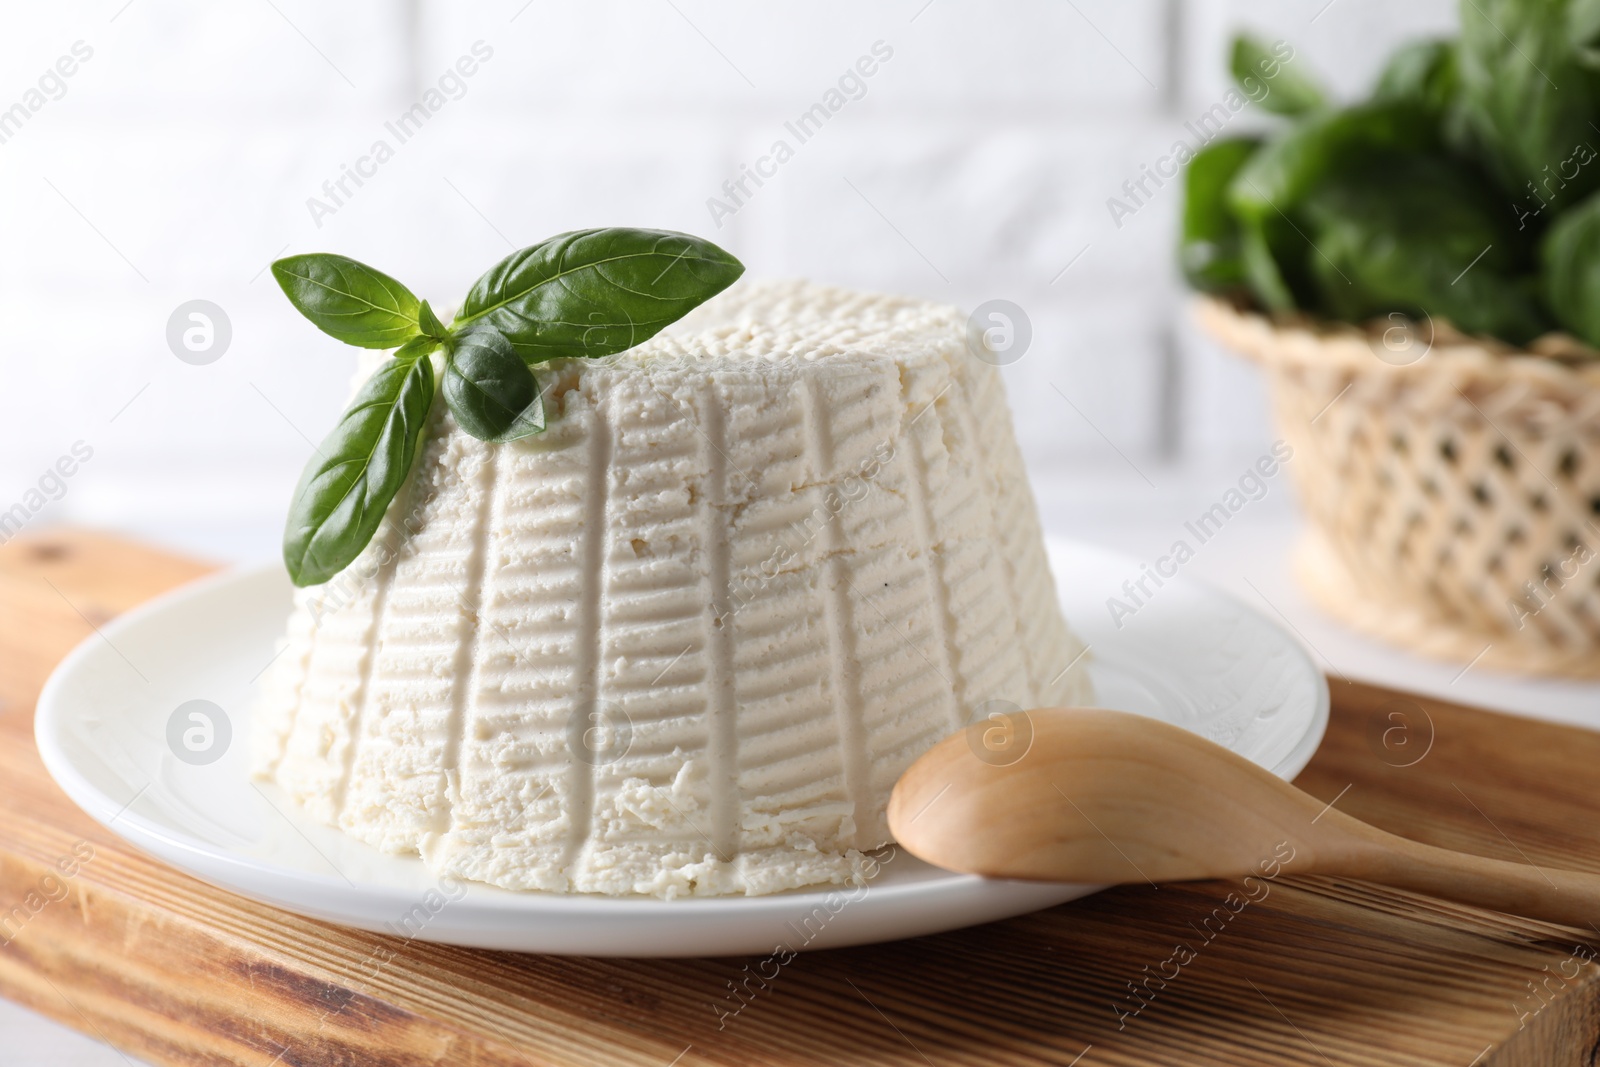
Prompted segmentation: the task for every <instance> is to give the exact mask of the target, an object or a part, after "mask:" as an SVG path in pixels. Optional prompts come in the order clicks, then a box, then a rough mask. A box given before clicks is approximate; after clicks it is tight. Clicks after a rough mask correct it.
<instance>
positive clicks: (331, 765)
mask: <svg viewBox="0 0 1600 1067" xmlns="http://www.w3.org/2000/svg"><path fill="white" fill-rule="evenodd" d="M372 365H375V364H373V363H372V362H371V361H369V363H368V365H367V368H366V369H367V370H368V371H370V369H371V366H372ZM539 374H540V376H541V382H542V383H543V384H544V385H545V388H546V406H547V411H548V413H549V416H550V426H549V429H548V430H547V431H546V432H545V433H544V434H542V435H540V436H538V437H534V438H528V439H525V440H523V441H518V442H515V443H511V444H498V445H497V444H489V443H485V442H483V441H479V440H477V439H475V438H472V437H470V436H468V435H467V434H465V433H463V432H462V431H461V430H460V429H458V428H457V427H456V426H455V424H454V422H453V420H452V419H451V417H450V414H449V411H448V409H447V407H446V405H444V404H442V403H436V404H435V405H434V406H433V415H432V425H431V427H430V428H429V433H428V435H427V439H426V442H425V444H424V446H423V451H422V454H421V456H420V458H419V459H418V461H417V464H416V467H415V469H414V472H413V475H412V478H411V483H410V485H409V486H408V487H407V488H406V489H405V490H403V491H402V492H401V494H400V495H399V496H398V497H397V498H396V500H395V503H394V505H393V506H392V508H391V511H390V513H389V516H388V520H387V523H386V526H385V528H384V529H383V530H382V531H381V532H380V533H379V535H378V536H377V537H375V538H374V539H373V542H372V543H371V544H370V545H369V546H368V547H367V549H366V550H365V552H364V553H363V554H362V556H361V557H360V558H358V559H357V560H356V561H355V562H354V563H352V564H351V565H350V566H349V567H348V568H347V569H346V570H345V571H344V572H343V573H341V574H340V575H338V576H337V577H335V578H334V579H333V580H332V581H330V582H328V583H327V584H325V585H322V586H317V587H313V588H310V589H305V590H301V591H299V592H298V594H297V596H296V602H295V607H294V611H293V615H292V617H291V618H290V621H289V627H288V637H287V647H286V648H285V650H284V652H283V654H282V655H280V656H279V658H278V660H277V661H276V663H275V664H274V666H273V669H272V670H271V672H270V678H269V681H268V683H267V686H266V692H265V695H264V699H263V701H262V704H261V707H260V710H259V712H258V714H257V716H256V737H255V739H254V741H255V749H254V756H255V770H256V773H257V775H258V776H259V777H261V778H263V779H268V780H271V781H275V782H276V783H278V784H279V785H280V786H281V787H282V788H283V789H284V790H286V791H287V792H288V794H289V795H290V796H291V797H292V798H293V799H294V800H295V801H296V802H298V803H299V804H300V805H302V806H303V807H304V808H305V809H306V810H307V811H308V812H310V813H311V814H312V815H314V816H315V817H317V818H319V819H321V820H325V821H326V822H328V823H331V824H333V825H336V826H339V827H342V828H343V829H344V830H345V831H346V832H348V833H350V834H352V835H354V836H356V837H358V838H360V839H362V840H364V841H367V842H369V843H371V844H373V845H375V846H377V847H378V848H380V849H384V850H387V851H390V852H400V853H406V852H415V853H419V854H420V855H421V856H422V858H423V859H424V860H425V861H426V863H427V864H428V865H429V866H430V867H431V868H432V869H433V870H434V871H436V872H437V873H438V874H439V875H440V876H444V875H451V876H456V877H463V878H471V879H475V880H478V881H482V882H488V883H492V884H494V885H498V886H503V887H506V888H509V889H519V890H543V891H548V892H583V893H609V894H653V895H656V896H661V897H674V896H681V895H711V894H723V893H770V892H775V891H779V890H785V889H791V888H796V887H800V886H807V885H815V884H819V883H833V884H844V883H849V882H856V881H859V880H860V879H861V878H862V877H863V870H864V868H866V867H868V866H870V860H868V858H867V857H864V856H863V853H864V852H865V851H867V850H871V849H875V848H879V847H881V846H883V845H886V844H888V843H889V841H890V835H889V829H888V823H887V819H886V817H885V808H886V806H887V803H888V799H889V793H890V790H891V789H892V788H893V786H894V783H895V781H896V779H897V778H898V777H899V776H900V774H901V772H903V771H904V770H905V769H906V767H907V766H908V765H909V764H910V763H911V761H912V760H914V759H915V758H916V757H917V756H919V755H920V754H922V753H923V752H924V751H926V750H927V749H928V748H929V747H930V746H932V745H933V743H934V742H935V741H937V740H938V739H939V738H941V737H943V736H945V735H946V734H949V733H951V732H953V731H955V730H957V729H959V728H961V727H963V726H964V725H966V724H967V723H968V722H969V721H970V720H971V718H972V716H973V713H974V709H976V708H978V707H979V706H980V705H982V704H984V703H985V702H987V701H991V700H1006V701H1011V702H1013V703H1015V704H1017V705H1019V706H1020V707H1023V708H1030V707H1040V706H1051V705H1062V704H1074V703H1082V702H1084V701H1086V700H1087V699H1088V682H1087V678H1086V675H1085V673H1084V668H1083V663H1082V659H1083V657H1082V655H1081V654H1082V652H1083V646H1082V645H1081V644H1080V643H1079V642H1078V641H1077V640H1076V639H1074V638H1073V637H1072V636H1071V634H1069V632H1068V630H1067V627H1066V624H1065V622H1064V621H1063V619H1062V617H1061V612H1060V610H1059V608H1058V606H1057V601H1056V595H1055V590H1054V586H1053V583H1052V580H1051V576H1050V571H1049V569H1048V566H1047V564H1046V561H1045V555H1044V547H1043V544H1042V541H1041V538H1040V533H1039V526H1038V520H1037V518H1036V515H1035V510H1034V504H1033V499H1032V496H1031V494H1030V492H1029V489H1028V485H1027V482H1026V480H1025V478H1024V474H1023V469H1022V462H1021V457H1020V455H1019V453H1018V451H1017V447H1016V443H1015V440H1014V439H1013V436H1012V431H1011V423H1010V418H1009V415H1008V413H1007V408H1006V403H1005V397H1004V394H1003V391H1002V387H1001V383H1000V380H999V377H998V374H997V372H996V371H995V370H994V368H992V367H991V366H989V365H987V364H985V363H984V362H982V361H980V360H978V359H976V358H974V357H973V356H972V355H971V354H970V353H969V352H968V350H967V347H966V332H965V323H964V319H963V317H962V316H961V315H960V313H959V312H957V311H955V310H954V309H951V308H945V307H939V306H933V305H929V304H924V303H920V302H916V301H912V300H905V299H897V298H893V297H886V296H873V295H864V294H859V293H852V292H845V291H842V290H838V289H831V288H824V287H819V286H815V285H810V284H806V283H783V284H764V285H763V284H753V283H741V284H740V285H737V286H735V287H734V288H733V289H731V290H729V291H728V292H727V293H725V294H723V295H722V296H721V297H719V298H717V299H716V300H714V301H712V302H711V303H710V304H708V305H706V306H705V307H703V308H701V309H700V310H698V311H697V312H695V313H694V314H693V315H691V316H690V317H689V318H687V319H685V320H684V321H683V322H682V323H680V324H678V326H676V327H675V328H673V329H672V330H671V331H670V332H669V333H668V334H664V335H660V336H658V337H656V338H654V339H653V340H651V341H649V342H647V343H645V344H643V345H641V346H639V347H637V348H635V349H632V350H630V351H628V352H624V353H622V354H620V355H616V356H612V357H609V358H606V359H600V360H569V361H560V362H556V363H551V364H546V365H543V366H541V367H540V368H539Z"/></svg>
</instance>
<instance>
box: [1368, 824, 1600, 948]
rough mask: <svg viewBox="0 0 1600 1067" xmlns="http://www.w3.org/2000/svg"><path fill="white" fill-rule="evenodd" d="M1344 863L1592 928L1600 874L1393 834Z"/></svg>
mask: <svg viewBox="0 0 1600 1067" xmlns="http://www.w3.org/2000/svg"><path fill="white" fill-rule="evenodd" d="M1383 838H1385V840H1380V841H1371V842H1369V845H1370V846H1371V847H1368V848H1363V849H1361V850H1359V852H1358V853H1357V854H1356V855H1354V856H1351V857H1350V861H1351V862H1349V863H1348V864H1341V865H1340V867H1341V869H1342V871H1343V873H1346V874H1349V875H1352V876H1354V877H1357V878H1364V879H1366V880H1368V881H1372V882H1380V883H1382V884H1384V885H1390V886H1395V887H1397V888H1400V889H1413V890H1416V891H1417V892H1420V893H1427V894H1428V895H1430V896H1435V897H1443V898H1444V899H1446V900H1454V901H1457V902H1458V903H1462V904H1473V905H1476V906H1478V907H1483V908H1492V909H1493V910H1495V911H1503V912H1506V913H1508V914H1511V915H1524V916H1527V917H1528V918H1530V919H1544V920H1546V921H1548V922H1556V923H1561V924H1563V925H1566V926H1576V927H1580V928H1582V929H1585V930H1592V929H1595V928H1596V925H1597V924H1600V875H1594V874H1584V873H1581V872H1579V871H1568V870H1562V869H1561V868H1559V867H1537V866H1534V865H1533V864H1531V863H1508V862H1506V861H1505V860H1496V859H1489V858H1487V857H1485V856H1473V855H1470V854H1469V853H1465V852H1453V851H1451V850H1450V849H1446V848H1436V847H1434V846H1433V845H1424V844H1422V843H1421V842H1418V841H1410V840H1407V839H1406V838H1403V837H1396V836H1394V835H1392V834H1384V835H1383Z"/></svg>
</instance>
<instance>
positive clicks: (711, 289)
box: [456, 229, 744, 363]
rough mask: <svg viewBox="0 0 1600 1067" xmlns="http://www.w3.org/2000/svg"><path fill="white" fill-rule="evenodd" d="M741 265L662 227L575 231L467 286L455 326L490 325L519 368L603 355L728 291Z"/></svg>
mask: <svg viewBox="0 0 1600 1067" xmlns="http://www.w3.org/2000/svg"><path fill="white" fill-rule="evenodd" d="M743 273H744V265H743V264H742V263H740V262H739V261H738V260H737V259H735V258H733V256H731V255H729V254H728V253H727V252H724V251H723V250H722V249H720V248H718V247H717V246H716V245H714V244H712V243H711V242H709V241H704V240H701V239H700V238H698V237H692V236H690V235H688V234H683V233H673V232H670V231H665V230H632V229H602V230H578V231H576V232H574V233H564V234H561V235H560V236H558V237H552V238H550V239H549V240H548V241H544V242H541V243H540V244H536V245H534V246H533V247H531V248H524V249H522V250H521V251H519V252H514V253H512V254H511V255H510V256H507V257H506V258H505V259H504V260H502V261H501V262H500V263H498V264H497V265H496V266H495V267H494V268H493V269H491V270H490V271H489V272H488V273H487V274H485V275H484V276H483V277H481V278H479V279H478V281H477V282H476V284H474V285H473V287H472V291H471V292H470V293H468V294H467V299H466V303H465V304H464V305H463V307H462V309H461V313H460V314H459V315H458V316H457V317H456V326H457V328H460V327H464V326H467V325H469V324H482V325H486V326H493V327H494V328H495V329H496V330H497V331H498V332H499V333H500V334H501V336H503V337H504V338H505V339H506V340H507V341H509V342H510V343H511V346H512V347H513V348H514V349H515V350H516V353H517V355H519V356H521V357H522V359H523V360H525V361H527V362H528V363H540V362H543V361H545V360H549V359H559V358H562V357H583V356H607V355H610V354H612V353H613V352H621V351H624V350H626V349H629V348H632V347H633V346H634V345H637V344H640V343H641V342H643V341H646V340H648V339H649V338H651V337H653V336H655V334H656V333H657V332H658V331H660V330H661V329H662V328H663V327H665V326H668V325H670V324H671V323H674V322H676V321H677V320H678V319H680V318H682V317H683V316H684V315H686V314H688V313H689V312H690V311H692V310H693V309H694V308H696V307H698V306H699V305H700V304H702V303H704V302H705V301H707V300H709V299H711V298H712V297H713V296H716V295H717V294H718V293H720V292H722V290H724V289H726V288H727V287H728V286H730V285H732V284H733V283H734V281H735V280H736V279H737V278H738V277H739V275H741V274H743Z"/></svg>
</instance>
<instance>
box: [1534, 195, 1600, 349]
mask: <svg viewBox="0 0 1600 1067" xmlns="http://www.w3.org/2000/svg"><path fill="white" fill-rule="evenodd" d="M1539 259H1540V274H1539V284H1540V288H1541V290H1542V291H1543V293H1544V299H1545V303H1547V304H1549V306H1550V310H1551V311H1553V312H1555V316H1556V318H1557V319H1559V320H1560V322H1561V325H1562V327H1563V328H1565V329H1567V330H1569V331H1571V332H1572V333H1574V334H1576V335H1577V336H1579V337H1581V338H1583V339H1584V340H1585V341H1587V342H1589V343H1590V344H1592V345H1600V193H1593V194H1591V195H1590V196H1589V197H1588V198H1587V199H1585V200H1583V201H1582V202H1581V203H1579V204H1578V205H1577V206H1576V207H1573V208H1572V209H1571V210H1569V211H1567V212H1565V213H1564V214H1562V215H1561V217H1560V218H1558V219H1556V221H1555V224H1554V225H1553V226H1551V227H1550V230H1549V232H1547V233H1546V234H1545V237H1544V242H1543V244H1542V246H1541V247H1540V249H1539Z"/></svg>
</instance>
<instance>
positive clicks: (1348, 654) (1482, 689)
mask: <svg viewBox="0 0 1600 1067" xmlns="http://www.w3.org/2000/svg"><path fill="white" fill-rule="evenodd" d="M1247 462H1248V460H1247V459H1246V460H1242V461H1241V462H1240V463H1239V464H1238V465H1237V466H1238V467H1239V470H1241V471H1242V470H1243V469H1244V467H1245V465H1246V464H1247ZM1234 476H1235V475H1234V472H1232V470H1231V468H1222V469H1220V470H1212V471H1194V470H1189V469H1186V468H1181V467H1173V468H1160V467H1147V468H1146V469H1145V470H1144V471H1143V472H1142V473H1141V472H1139V471H1135V470H1133V469H1131V468H1126V467H1123V468H1115V467H1108V469H1106V470H1104V471H1102V472H1101V473H1099V474H1097V475H1095V476H1093V477H1085V476H1083V475H1078V474H1072V475H1063V476H1060V477H1048V476H1047V477H1044V478H1036V484H1037V490H1038V496H1039V503H1040V514H1041V518H1042V519H1043V521H1044V524H1045V527H1046V529H1047V531H1049V532H1050V533H1052V534H1054V535H1057V536H1063V537H1070V538H1073V539H1076V540H1081V541H1088V542H1092V543H1095V544H1100V545H1105V546H1107V547H1110V548H1114V549H1116V550H1117V551H1119V552H1123V553H1125V554H1128V555H1130V556H1134V557H1136V558H1138V559H1140V560H1145V561H1149V560H1153V559H1155V557H1156V556H1158V555H1161V554H1163V553H1165V552H1166V551H1167V550H1168V548H1169V547H1170V545H1171V544H1172V542H1173V540H1174V539H1175V538H1177V537H1180V536H1183V531H1182V527H1183V522H1184V520H1185V519H1186V518H1189V517H1192V516H1194V515H1197V514H1199V513H1200V512H1202V511H1204V510H1205V509H1206V508H1207V507H1209V506H1210V504H1211V503H1213V502H1214V501H1216V500H1217V499H1218V498H1219V497H1220V495H1221V493H1222V492H1223V491H1224V490H1226V489H1227V488H1228V486H1229V485H1230V484H1231V483H1232V480H1233V477H1234ZM1147 478H1148V481H1147V480H1146V479H1147ZM1286 489H1287V486H1286V485H1282V484H1277V485H1273V486H1271V488H1270V489H1269V492H1268V494H1267V496H1266V497H1265V498H1264V499H1262V500H1260V501H1256V502H1252V503H1251V504H1249V505H1247V506H1246V508H1245V509H1244V510H1242V511H1241V512H1240V513H1239V514H1238V515H1237V516H1236V517H1235V518H1234V519H1233V520H1231V521H1230V522H1229V524H1228V525H1227V526H1226V527H1225V528H1224V529H1223V531H1222V532H1221V533H1220V534H1219V535H1218V536H1216V537H1215V538H1213V539H1212V540H1211V541H1209V542H1207V543H1206V544H1205V545H1204V546H1201V548H1200V549H1199V550H1198V551H1197V553H1196V555H1195V557H1194V559H1193V560H1191V561H1190V562H1189V563H1188V564H1187V565H1186V566H1185V568H1184V570H1183V573H1184V574H1185V575H1187V576H1189V577H1193V578H1199V579H1201V580H1203V581H1208V582H1210V583H1212V584H1213V585H1216V586H1219V587H1221V588H1223V589H1226V590H1228V591H1229V592H1231V593H1233V594H1234V595H1235V596H1237V597H1239V598H1240V599H1242V600H1244V601H1245V602H1247V603H1250V604H1253V605H1254V606H1256V607H1258V608H1260V609H1261V610H1263V611H1265V612H1266V613H1267V614H1268V615H1273V616H1277V615H1278V614H1279V613H1281V616H1282V617H1283V618H1284V619H1286V620H1287V621H1288V623H1289V625H1290V626H1291V627H1292V628H1293V629H1294V631H1295V632H1296V633H1297V634H1298V636H1299V638H1300V640H1301V643H1302V644H1305V645H1306V646H1307V647H1308V648H1309V649H1310V650H1311V652H1312V655H1313V656H1314V657H1315V658H1316V659H1317V661H1318V662H1319V663H1320V664H1321V665H1322V666H1323V668H1324V669H1325V670H1328V671H1330V672H1332V673H1337V674H1342V675H1344V676H1345V677H1349V678H1353V679H1359V680H1363V681H1370V682H1376V683H1380V684H1383V685H1389V686H1393V687H1395V688H1400V689H1409V690H1414V691H1417V692H1423V693H1428V694H1432V695H1436V696H1439V697H1441V698H1444V699H1447V700H1455V701H1459V702H1462V703H1467V704H1477V705H1480V706H1482V707H1487V708H1494V709H1496V710H1499V711H1504V712H1509V713H1512V714H1516V715H1524V716H1528V717H1532V718H1540V719H1548V720H1552V721H1559V722H1564V723H1568V724H1572V725H1579V726H1585V727H1591V728H1592V727H1597V726H1600V683H1576V682H1557V681H1548V680H1541V679H1533V678H1526V677H1521V676H1515V675H1507V674H1500V673H1496V672H1492V671H1486V670H1481V669H1479V668H1477V667H1473V668H1471V669H1468V670H1466V671H1465V672H1463V671H1462V667H1463V664H1459V663H1442V662H1437V661H1433V660H1426V659H1421V658H1419V657H1416V656H1412V655H1410V654H1408V653H1405V652H1401V651H1398V650H1396V649H1393V648H1390V647H1388V646H1386V645H1383V644H1380V643H1379V642H1376V641H1373V640H1371V639H1369V638H1366V637H1363V636H1362V635H1360V634H1358V633H1355V632H1353V631H1351V630H1349V629H1347V628H1345V627H1344V626H1342V625H1340V624H1339V623H1336V622H1334V621H1332V620H1331V619H1328V618H1327V617H1325V616H1323V615H1322V614H1320V613H1319V612H1318V611H1317V610H1316V609H1315V608H1313V607H1312V606H1311V604H1310V603H1309V601H1307V599H1306V598H1305V596H1304V595H1303V594H1302V593H1301V592H1300V590H1299V589H1298V588H1297V587H1296V586H1295V584H1294V582H1293V580H1292V578H1291V576H1290V573H1289V557H1290V552H1291V548H1292V545H1293V544H1294V541H1295V538H1296V537H1297V535H1298V533H1299V530H1300V521H1299V519H1298V517H1297V516H1296V514H1295V512H1294V509H1293V506H1292V503H1291V501H1290V499H1289V495H1288V493H1287V492H1286V491H1285V490H1286ZM219 549H220V551H222V552H226V551H227V550H228V546H226V545H222V546H219ZM1130 577H1132V575H1130ZM0 951H3V950H0ZM67 1013H68V1014H71V1013H72V1009H70V1008H69V1009H67ZM0 1034H3V1035H4V1043H5V1044H4V1053H3V1054H0V1060H3V1062H4V1063H5V1064H6V1067H130V1065H136V1064H137V1063H138V1061H135V1060H133V1059H132V1058H130V1057H128V1056H126V1055H124V1054H123V1053H121V1052H119V1051H118V1050H116V1049H114V1048H112V1047H111V1046H109V1045H106V1044H104V1043H102V1042H100V1041H98V1040H95V1039H94V1038H91V1037H86V1036H84V1035H82V1034H79V1033H77V1032H75V1031H73V1030H71V1029H68V1028H67V1027H65V1026H62V1025H60V1024H59V1023H56V1022H54V1021H52V1020H50V1019H46V1018H44V1017H43V1016H40V1015H37V1014H35V1013H33V1012H31V1011H29V1010H28V1009H26V1008H23V1007H19V1006H18V1005H15V1004H12V1003H9V1002H7V1001H4V1000H0Z"/></svg>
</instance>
